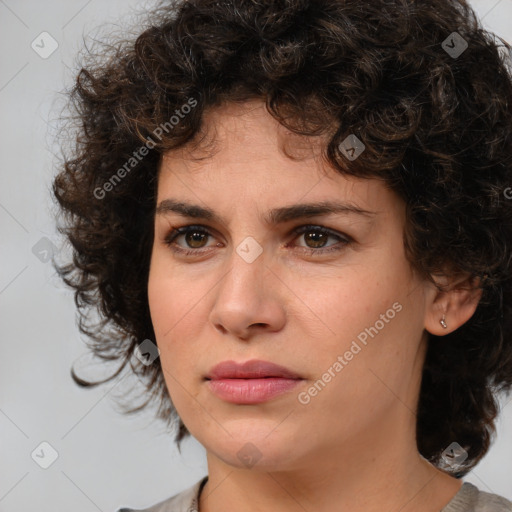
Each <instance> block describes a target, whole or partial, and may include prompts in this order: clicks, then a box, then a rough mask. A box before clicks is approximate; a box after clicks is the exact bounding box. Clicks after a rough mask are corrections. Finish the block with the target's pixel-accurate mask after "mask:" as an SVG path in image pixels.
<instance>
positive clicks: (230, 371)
mask: <svg viewBox="0 0 512 512" xmlns="http://www.w3.org/2000/svg"><path fill="white" fill-rule="evenodd" d="M265 377H280V378H287V379H301V378H302V377H300V376H299V375H297V374H296V373H295V372H293V371H292V370H289V369H288V368H285V367H284V366H280V365H278V364H274V363H271V362H269V361H261V360H258V359H252V360H251V361H246V362H245V363H237V362H236V361H223V362H222V363H219V364H217V365H215V366H214V367H213V368H212V369H211V370H210V372H209V373H208V375H207V376H206V378H207V379H210V380H217V379H258V378H260V379H261V378H265Z"/></svg>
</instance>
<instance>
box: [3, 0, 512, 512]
mask: <svg viewBox="0 0 512 512" xmlns="http://www.w3.org/2000/svg"><path fill="white" fill-rule="evenodd" d="M145 5H146V6H148V7H150V6H151V5H154V4H152V2H150V1H147V2H145V3H144V2H140V1H136V0H130V1H121V0H114V1H109V2H105V1H103V2H102V1H100V0H89V1H87V0H68V1H66V2H58V1H56V0H48V1H46V2H41V1H36V0H25V1H23V0H17V1H15V0H0V42H1V46H0V47H1V52H2V65H1V72H0V108H1V112H2V116H1V119H0V127H1V132H0V135H1V136H0V144H1V155H2V162H3V164H2V167H1V171H0V172H1V185H2V186H1V188H0V226H1V237H2V238H1V240H2V241H1V265H0V315H1V316H0V318H1V336H2V343H1V357H0V439H1V443H0V461H1V462H0V468H1V469H0V471H1V472H0V475H1V478H0V512H26V511H28V510H38V511H39V512H50V511H52V512H53V511H55V510H59V511H64V510H73V511H75V512H93V511H98V510H99V511H102V512H114V511H115V510H117V508H118V507H120V506H122V505H127V506H128V505H129V506H132V507H143V506H148V505H150V504H152V503H155V502H157V501H160V500H162V499H164V498H167V497H169V496H171V495H173V494H175V493H177V492H179V491H181V490H183V489H185V488H186V487H189V486H190V485H192V484H194V483H195V482H196V481H198V480H199V479H200V478H201V477H202V476H204V475H205V474H206V473H207V466H206V458H205V453H204V449H203V448H202V447H201V445H199V443H197V441H195V440H194V439H189V440H187V441H185V442H184V444H183V446H182V455H180V454H179V453H178V451H177V448H176V447H175V445H174V443H173V436H172V435H169V434H166V433H165V431H164V428H163V426H162V425H161V424H158V423H156V422H154V421H152V415H151V411H148V412H147V413H145V414H142V415H139V416H132V417H130V416H123V415H121V414H119V413H118V412H117V410H116V409H115V404H114V402H113V400H112V399H111V397H112V396H113V395H118V394H122V393H123V391H125V390H127V389H128V388H127V386H126V385H127V383H128V382H131V383H132V384H133V383H134V382H135V381H129V379H124V380H123V381H121V382H120V383H119V384H116V383H115V382H117V381H115V382H114V383H109V384H107V385H105V386H103V387H99V388H95V389H90V390H84V389H81V388H79V387H78V386H76V385H75V384H74V383H73V381H72V380H71V378H70V376H69V369H70V367H71V365H72V364H73V363H74V362H75V361H77V360H78V361H79V363H80V364H78V363H77V364H76V366H77V368H78V369H79V368H80V367H81V362H83V364H84V365H85V363H87V362H88V361H90V358H88V356H87V354H88V352H87V348H86V345H85V344H84V340H83V338H82V336H81V335H80V333H79V332H78V329H77V326H76V323H75V308H74V303H73V297H72V293H71V291H69V290H67V289H65V287H64V285H63V284H62V283H61V282H60V280H59V279H58V278H57V277H56V276H55V275H54V272H53V269H52V267H51V263H48V262H47V263H45V262H44V261H41V258H42V259H43V260H44V256H41V255H42V254H43V253H42V249H44V248H45V247H44V244H48V243H49V242H48V241H50V242H52V243H54V244H55V245H56V246H57V247H60V246H61V240H60V238H59V236H58V234H57V233H56V230H55V227H54V224H53V218H52V211H53V206H52V204H51V200H50V197H49V187H50V182H51V180H52V177H53V175H54V172H55V169H54V166H55V164H56V158H55V154H58V153H57V149H56V147H55V144H54V136H55V135H56V129H57V127H58V125H57V123H56V121H55V120H56V119H57V117H58V115H59V113H60V110H59V109H60V108H61V106H62V96H60V95H59V94H58V91H61V90H63V88H64V87H66V86H69V84H70V83H71V80H72V78H73V75H74V72H75V71H76V69H75V60H76V59H75V56H76V54H77V52H78V51H79V50H80V49H81V48H82V46H83V37H86V38H87V37H94V35H95V34H96V30H97V29H98V27H99V28H100V29H101V30H104V24H105V23H106V22H107V23H114V24H115V25H113V26H112V27H113V28H116V27H117V28H120V27H122V26H123V25H124V24H126V23H127V24H128V25H129V26H130V27H131V26H132V25H133V23H132V22H133V20H134V19H137V17H136V14H137V12H138V11H139V10H140V9H143V8H144V6H145ZM473 6H474V7H475V8H476V10H477V12H478V14H479V16H480V18H481V19H482V20H483V23H484V26H486V28H489V29H491V30H493V31H494V32H496V33H497V34H498V35H500V36H502V37H503V38H504V39H506V40H507V41H508V42H509V43H510V42H512V0H501V1H499V0H475V1H474V2H473ZM134 9H136V11H135V10H134ZM42 32H47V33H48V34H50V36H51V38H53V39H54V40H55V41H56V43H52V40H51V39H50V38H49V37H50V36H47V35H43V36H40V34H41V33H42ZM41 38H44V41H45V43H44V47H43V44H42V43H40V40H41ZM34 40H35V43H34V44H37V43H38V41H39V47H38V52H39V53H36V51H35V50H34V49H33V48H32V46H31V45H32V42H33V41H34ZM51 44H58V47H57V49H56V50H55V51H54V52H53V53H52V54H51V55H50V56H46V55H44V52H49V51H50V50H51V49H52V47H51ZM41 54H43V56H45V57H47V58H43V56H41ZM511 185H512V184H511ZM41 244H42V245H41ZM34 247H36V249H33V248H34ZM36 253H37V254H39V256H37V254H36ZM101 368H102V367H101V366H100V367H99V368H98V375H100V374H101ZM89 375H92V373H91V370H89ZM42 442H47V443H49V444H50V445H51V446H52V447H53V449H54V450H55V451H56V453H57V454H58V456H57V458H56V460H55V462H53V464H51V465H50V466H49V467H48V468H47V469H43V468H42V467H40V466H39V465H38V464H36V462H35V461H34V459H36V460H39V461H40V463H44V462H45V461H46V462H48V461H50V460H51V459H50V458H49V457H50V456H51V449H49V448H47V447H46V446H45V445H43V447H42V448H41V446H40V445H41V443H42ZM34 450H35V452H34ZM41 450H42V451H41ZM43 453H44V456H43V455H41V454H43ZM37 454H39V458H38V456H37ZM466 480H467V481H469V482H473V483H475V484H476V485H478V486H479V487H480V488H481V489H482V490H486V491H488V492H494V493H497V494H501V495H503V496H505V497H507V498H508V499H511V500H512V400H510V399H509V402H508V403H507V402H506V401H505V400H503V412H502V415H501V416H500V420H499V421H498V440H497V441H496V442H495V444H494V445H493V447H492V449H491V450H490V452H489V453H488V455H487V456H486V458H485V459H484V460H483V461H482V462H481V463H480V464H479V465H478V466H477V468H476V469H475V470H474V471H473V472H472V473H471V474H470V475H469V476H468V477H466Z"/></svg>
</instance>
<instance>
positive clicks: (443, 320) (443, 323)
mask: <svg viewBox="0 0 512 512" xmlns="http://www.w3.org/2000/svg"><path fill="white" fill-rule="evenodd" d="M439 323H440V324H441V325H442V326H443V329H446V328H447V327H448V325H447V324H446V321H445V319H444V315H443V318H441V320H439Z"/></svg>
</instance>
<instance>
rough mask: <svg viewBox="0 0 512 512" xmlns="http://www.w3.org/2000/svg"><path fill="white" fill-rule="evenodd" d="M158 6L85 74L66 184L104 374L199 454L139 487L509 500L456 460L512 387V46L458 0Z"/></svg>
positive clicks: (187, 506)
mask: <svg viewBox="0 0 512 512" xmlns="http://www.w3.org/2000/svg"><path fill="white" fill-rule="evenodd" d="M150 21H151V24H150V27H149V28H147V30H144V31H142V33H141V34H140V36H139V37H138V38H137V39H136V41H134V42H130V41H121V42H119V44H116V45H114V46H112V47H111V50H112V51H111V52H110V53H108V54H103V55H98V56H97V57H96V60H94V59H93V60H92V61H91V62H89V63H88V64H87V66H86V67H84V68H82V70H81V71H80V73H79V74H78V77H77V81H76V85H75V87H74V90H73V93H72V98H73V100H74V101H75V107H76V113H77V114H78V117H77V119H78V121H79V125H78V129H79V133H78V135H77V146H76V148H75V150H74V152H73V153H72V154H71V155H69V157H68V158H67V160H66V161H65V164H64V166H63V168H62V169H61V170H60V173H59V175H58V176H57V177H56V178H55V182H54V187H53V192H54V195H55V197H56V199H57V201H58V203H59V205H60V207H61V209H62V212H63V213H64V214H65V215H66V225H65V226H62V227H61V228H60V229H61V231H62V232H63V233H65V234H66V235H67V236H68V237H69V240H70V242H71V243H72V245H73V248H74V255H75V257H74V259H73V263H70V264H68V265H63V266H61V267H58V271H59V273H60V275H61V276H62V277H63V279H64V280H65V282H66V283H67V284H68V285H70V286H72V287H73V288H74V289H75V290H76V301H77V305H78V306H79V308H80V312H81V315H82V316H81V321H80V328H81V330H82V332H84V333H86V334H87V335H88V336H90V337H91V339H92V340H93V345H92V348H93V350H94V353H95V354H97V355H98V356H99V357H103V358H104V359H109V360H111V359H119V360H120V366H119V370H118V371H117V372H116V373H115V374H114V375H112V376H111V377H110V378H109V379H107V380H110V379H112V378H114V377H116V376H117V375H119V373H120V372H121V370H122V369H123V368H124V367H125V366H126V365H127V364H129V365H130V367H131V369H132V370H133V372H135V373H136V374H137V375H139V376H140V378H141V380H142V381H143V382H144V384H145V386H146V389H147V400H146V402H145V403H144V404H142V405H141V406H138V407H131V410H132V411H133V410H138V409H140V408H141V407H144V406H145V405H147V404H148V403H149V402H150V401H152V400H153V399H156V400H157V401H158V404H159V409H158V417H159V418H161V419H163V420H165V421H167V422H168V424H169V425H171V424H173V422H175V421H177V422H178V428H177V435H176V441H177V443H178V445H179V443H180V441H181V440H182V439H183V438H184V437H185V436H187V435H190V434H192V435H193V436H194V437H195V438H196V439H197V440H198V441H199V442H200V443H201V444H202V445H203V446H204V447H205V449H206V452H207V460H208V475H207V476H205V477H204V478H203V479H202V480H201V481H199V482H197V483H196V484H195V485H194V486H192V487H191V488H189V489H187V490H186V491H184V492H182V493H180V494H179V495H176V496H173V497H171V498H169V499H167V500H165V501H163V502H160V503H158V504H156V505H154V506H153V507H151V508H147V509H145V510H147V511H157V510H158V511H168V512H171V511H172V512H185V511H192V510H199V511H200V512H218V511H221V510H222V511H227V510H244V512H252V511H260V510H276V511H280V512H288V511H290V512H291V511H299V510H310V511H313V510H314V511H315V512H319V511H320V512H321V511H326V510H350V511H351V512H360V511H361V512H362V511H364V512H372V511H377V510H378V511H382V510H390V511H391V510H400V511H402V512H412V511H414V512H418V511H419V512H437V511H440V510H442V511H443V512H459V511H468V512H469V511H478V512H484V511H485V512H490V511H493V512H494V511H510V510H512V503H510V502H509V501H508V500H506V499H505V498H503V497H500V496H497V495H495V494H490V493H486V492H483V491H482V490H479V489H478V488H477V487H475V486H474V485H471V484H469V483H464V482H463V480H462V477H463V476H464V475H465V474H467V473H468V472H469V471H470V470H471V469H472V468H473V467H474V466H475V465H476V464H477V463H478V462H479V461H480V459H481V458H482V457H483V456H484V455H485V453H486V452H487V451H488V448H489V446H490V442H491V439H492V434H493V432H494V428H495V419H496V417H497V412H498V410H497V402H496V398H497V397H498V394H499V393H500V392H508V391H509V390H510V387H511V386H512V337H511V327H512V308H511V306H512V293H511V292H512V287H511V282H512V281H511V273H512V266H511V254H512V252H511V242H512V220H511V219H512V215H511V213H512V201H511V200H510V196H509V195H508V194H507V190H509V188H508V187H510V184H511V183H512V79H511V76H510V73H509V69H508V68H507V64H509V61H506V56H505V54H504V52H503V51H502V49H503V45H504V44H505V43H503V42H502V44H501V45H500V44H499V42H497V40H496V39H495V38H493V36H492V35H491V34H489V33H488V32H486V31H484V30H483V29H482V28H481V26H480V25H479V24H478V21H477V20H476V18H475V16H474V13H473V12H472V10H471V9H470V7H469V6H468V5H467V4H466V3H465V2H464V1H455V0H453V1H446V0H428V1H422V2H418V3H416V2H412V1H407V0H394V1H389V0H372V1H371V2H370V1H364V2H363V1H361V0H329V1H321V2H320V1H310V0H282V1H274V2H260V1H257V0H251V1H249V0H225V1H222V2H217V1H212V0H191V1H186V2H185V1H182V2H178V3H177V4H173V5H164V4H162V5H161V6H160V7H159V8H158V9H156V10H155V11H154V12H153V13H152V17H151V20H150ZM507 48H508V46H507ZM329 240H330V242H329ZM93 311H97V312H99V313H100V314H101V316H102V318H101V320H102V321H101V322H98V321H96V322H94V321H92V322H91V321H90V319H89V316H88V315H89V313H92V312H93ZM107 327H110V330H108V329H107ZM72 375H73V378H74V379H75V380H76V382H78V383H79V384H81V385H91V384H97V382H96V383H90V382H88V381H86V380H83V379H81V378H80V377H78V376H77V375H76V374H75V373H74V372H72ZM103 382H104V381H103ZM153 501H154V500H153ZM148 502H149V503H151V497H148ZM120 510H122V511H129V510H132V509H129V508H122V509H120Z"/></svg>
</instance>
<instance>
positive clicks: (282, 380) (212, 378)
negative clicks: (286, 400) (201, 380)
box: [205, 360, 304, 405]
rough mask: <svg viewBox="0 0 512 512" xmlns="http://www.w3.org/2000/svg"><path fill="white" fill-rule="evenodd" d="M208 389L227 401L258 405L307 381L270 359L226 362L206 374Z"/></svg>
mask: <svg viewBox="0 0 512 512" xmlns="http://www.w3.org/2000/svg"><path fill="white" fill-rule="evenodd" d="M205 380H206V381H207V385H208V387H209V389H210V390H211V391H212V392H213V393H214V394H215V395H216V396H217V397H219V398H221V399H222V400H224V401H226V402H230V403H236V404H245V405H249V404H257V403H262V402H266V401H268V400H270V399H272V398H275V397H277V396H279V395H282V394H283V393H286V392H288V391H290V390H292V389H293V388H294V387H296V386H297V385H298V383H299V382H301V381H302V380H304V379H303V378H302V377H301V376H300V375H298V374H297V373H295V372H293V371H292V370H289V369H288V368H285V367H284V366H280V365H277V364H274V363H270V362H268V361H260V360H251V361H247V362H246V363H243V364H240V363H236V362H235V361H224V362H222V363H220V364H218V365H216V366H214V367H213V368H212V369H211V371H210V372H209V373H208V375H207V376H206V377H205Z"/></svg>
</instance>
